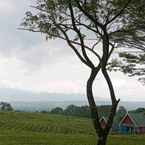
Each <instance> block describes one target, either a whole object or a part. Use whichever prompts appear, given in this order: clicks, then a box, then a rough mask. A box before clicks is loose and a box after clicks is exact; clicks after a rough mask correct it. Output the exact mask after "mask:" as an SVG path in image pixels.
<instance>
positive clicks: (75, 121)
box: [0, 112, 145, 145]
mask: <svg viewBox="0 0 145 145" xmlns="http://www.w3.org/2000/svg"><path fill="white" fill-rule="evenodd" d="M0 118H1V119H0V145H74V144H75V145H94V144H96V136H95V134H94V129H93V126H92V124H91V121H90V120H89V119H83V118H81V119H80V118H75V117H65V116H60V115H46V114H41V113H17V112H12V113H9V112H0ZM144 142H145V136H144V135H142V136H141V135H139V136H138V135H132V136H130V135H127V136H122V135H112V136H110V137H109V139H108V145H116V144H117V145H144Z"/></svg>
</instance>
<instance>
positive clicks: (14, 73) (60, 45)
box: [0, 0, 145, 101]
mask: <svg viewBox="0 0 145 145" xmlns="http://www.w3.org/2000/svg"><path fill="white" fill-rule="evenodd" d="M30 5H31V0H1V1H0V88H1V89H3V88H4V89H9V88H10V89H17V90H19V89H20V90H29V91H32V92H35V93H36V92H48V93H67V94H73V93H75V94H85V83H86V80H87V78H88V76H89V70H88V68H87V67H85V66H84V65H82V64H81V63H80V61H79V60H78V59H77V57H76V56H75V55H74V53H73V52H72V51H71V49H69V48H68V47H67V45H66V44H65V42H63V41H60V40H53V41H52V40H49V41H47V42H46V41H45V39H44V38H43V37H42V35H41V34H37V33H31V32H25V31H20V30H18V29H17V28H18V27H19V25H20V23H21V22H22V19H23V17H24V13H25V12H26V11H27V10H29V8H30ZM111 76H112V80H113V84H114V86H115V90H116V95H117V97H118V98H121V99H122V100H124V101H133V100H134V101H143V100H144V101H145V86H142V85H141V84H140V83H139V82H138V81H137V80H136V78H128V77H127V76H125V75H123V74H121V73H116V72H115V73H112V74H111ZM94 92H95V97H96V99H97V98H102V99H104V98H108V97H109V95H108V89H107V86H106V85H105V82H104V80H103V79H102V77H101V76H100V75H99V76H98V78H97V79H96V83H95V86H94ZM0 95H1V92H0ZM5 97H6V98H7V99H10V100H12V98H11V97H9V96H7V95H6V96H5V95H3V96H2V97H1V98H0V100H2V99H4V98H5ZM20 97H24V96H20ZM25 99H27V98H23V99H22V98H21V100H25ZM43 99H44V100H45V98H43ZM40 100H41V98H40Z"/></svg>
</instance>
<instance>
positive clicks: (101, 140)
mask: <svg viewBox="0 0 145 145" xmlns="http://www.w3.org/2000/svg"><path fill="white" fill-rule="evenodd" d="M106 142H107V136H101V137H99V138H98V143H97V145H106Z"/></svg>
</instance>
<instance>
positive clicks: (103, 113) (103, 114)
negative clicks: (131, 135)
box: [99, 106, 145, 127]
mask: <svg viewBox="0 0 145 145" xmlns="http://www.w3.org/2000/svg"><path fill="white" fill-rule="evenodd" d="M103 107H104V106H103ZM103 107H100V108H99V118H100V119H101V118H104V119H105V120H106V121H107V119H108V115H109V112H110V108H111V107H110V106H106V108H105V109H104V108H103ZM102 108H103V109H102ZM127 114H128V115H129V117H130V118H131V120H132V121H133V122H134V124H135V126H136V127H145V114H143V113H137V112H133V111H129V112H127V113H118V112H117V113H116V116H115V118H114V124H116V125H119V123H120V122H121V120H122V119H123V118H124V117H125V116H126V115H127Z"/></svg>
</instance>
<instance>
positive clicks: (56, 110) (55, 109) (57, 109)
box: [50, 107, 64, 114]
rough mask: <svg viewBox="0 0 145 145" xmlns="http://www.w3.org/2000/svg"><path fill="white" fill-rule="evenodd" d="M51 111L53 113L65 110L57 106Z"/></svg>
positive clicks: (60, 112)
mask: <svg viewBox="0 0 145 145" xmlns="http://www.w3.org/2000/svg"><path fill="white" fill-rule="evenodd" d="M50 113H52V114H63V113H64V112H63V109H62V108H60V107H56V108H54V109H52V110H51V111H50Z"/></svg>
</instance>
